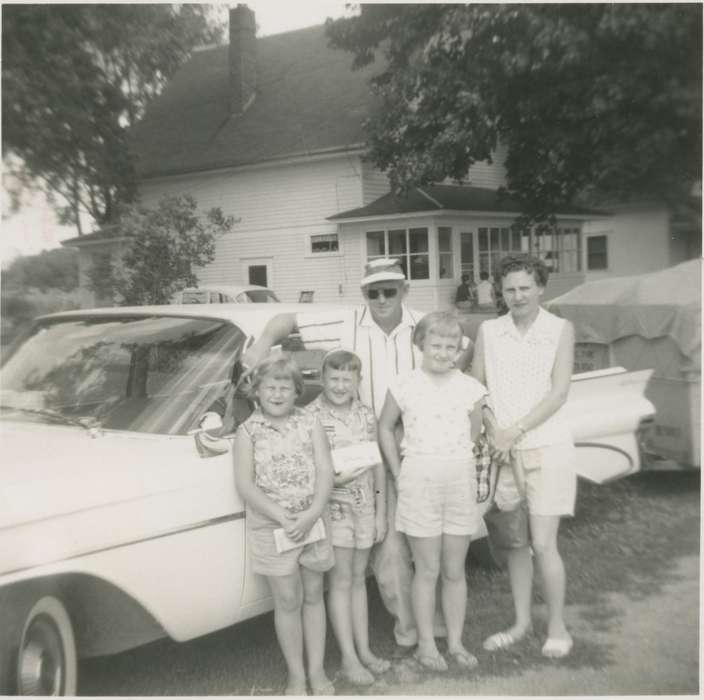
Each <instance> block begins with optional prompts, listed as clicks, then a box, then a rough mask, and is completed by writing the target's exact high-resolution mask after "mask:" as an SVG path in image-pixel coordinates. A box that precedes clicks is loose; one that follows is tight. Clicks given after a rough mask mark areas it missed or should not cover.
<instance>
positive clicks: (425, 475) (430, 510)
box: [396, 455, 480, 537]
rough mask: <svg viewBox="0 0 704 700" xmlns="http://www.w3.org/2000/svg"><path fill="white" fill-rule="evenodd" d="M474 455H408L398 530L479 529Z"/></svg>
mask: <svg viewBox="0 0 704 700" xmlns="http://www.w3.org/2000/svg"><path fill="white" fill-rule="evenodd" d="M476 495H477V477H476V473H475V466H474V457H473V456H470V455H468V456H467V457H462V458H453V459H447V458H438V457H430V456H428V457H426V456H423V457H411V456H409V457H404V459H403V462H402V464H401V473H400V474H399V479H398V507H397V509H396V529H397V530H398V531H399V532H405V533H406V534H407V535H410V536H411V537H440V535H443V534H445V535H461V536H465V535H472V534H474V533H475V532H476V531H477V530H478V529H479V519H480V516H479V509H478V507H477V499H476Z"/></svg>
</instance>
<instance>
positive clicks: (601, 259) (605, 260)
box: [587, 236, 609, 270]
mask: <svg viewBox="0 0 704 700" xmlns="http://www.w3.org/2000/svg"><path fill="white" fill-rule="evenodd" d="M607 240H608V239H607V236H589V238H587V270H606V269H608V267H609V255H608V252H609V251H608V248H607Z"/></svg>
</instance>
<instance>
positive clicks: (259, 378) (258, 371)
mask: <svg viewBox="0 0 704 700" xmlns="http://www.w3.org/2000/svg"><path fill="white" fill-rule="evenodd" d="M251 377H252V379H251V382H250V385H249V387H248V389H247V397H248V398H250V399H252V400H255V399H256V398H257V389H258V388H259V385H260V384H261V383H262V382H263V381H264V379H266V378H267V377H273V378H274V379H290V380H291V381H292V382H293V386H294V387H295V389H296V396H300V395H301V394H302V393H303V375H302V374H301V370H300V369H299V368H298V365H297V364H296V363H295V362H294V360H293V358H292V357H291V355H290V354H289V353H287V352H286V353H281V354H279V355H275V356H274V357H267V358H266V359H264V360H262V361H261V362H260V363H259V364H258V365H257V366H256V367H255V368H254V369H253V370H252V375H251Z"/></svg>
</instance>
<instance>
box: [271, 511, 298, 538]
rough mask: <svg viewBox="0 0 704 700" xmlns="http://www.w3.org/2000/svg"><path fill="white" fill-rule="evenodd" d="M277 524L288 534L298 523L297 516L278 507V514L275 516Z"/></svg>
mask: <svg viewBox="0 0 704 700" xmlns="http://www.w3.org/2000/svg"><path fill="white" fill-rule="evenodd" d="M274 519H275V520H276V522H278V523H279V525H281V527H282V528H283V529H284V531H285V532H286V534H288V531H289V529H290V528H292V527H293V526H294V525H295V523H296V516H295V515H292V514H291V513H289V512H288V511H287V510H286V509H285V508H281V507H280V506H279V507H278V512H277V513H276V515H275V518H274Z"/></svg>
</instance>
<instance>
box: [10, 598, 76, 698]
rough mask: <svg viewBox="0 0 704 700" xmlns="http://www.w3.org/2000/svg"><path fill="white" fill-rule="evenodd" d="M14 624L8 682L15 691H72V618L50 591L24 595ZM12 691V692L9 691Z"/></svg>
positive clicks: (49, 692)
mask: <svg viewBox="0 0 704 700" xmlns="http://www.w3.org/2000/svg"><path fill="white" fill-rule="evenodd" d="M22 602H24V603H25V604H24V605H22V606H21V607H22V608H23V609H24V610H26V614H23V616H22V619H20V620H19V621H18V622H19V624H18V625H17V627H16V628H15V629H16V630H17V631H18V632H19V635H18V636H16V637H15V643H14V644H13V646H14V651H13V653H12V654H11V655H10V659H11V661H10V666H9V668H8V676H9V683H10V684H11V686H12V691H14V694H16V695H75V694H76V677H77V655H76V642H75V638H74V634H73V626H72V624H71V618H70V617H69V615H68V613H67V612H66V608H65V607H64V605H63V603H62V602H61V601H60V600H59V599H58V598H55V597H54V596H52V595H41V594H39V595H35V596H34V597H32V598H29V599H27V598H25V599H24V601H22ZM11 694H12V692H11Z"/></svg>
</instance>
